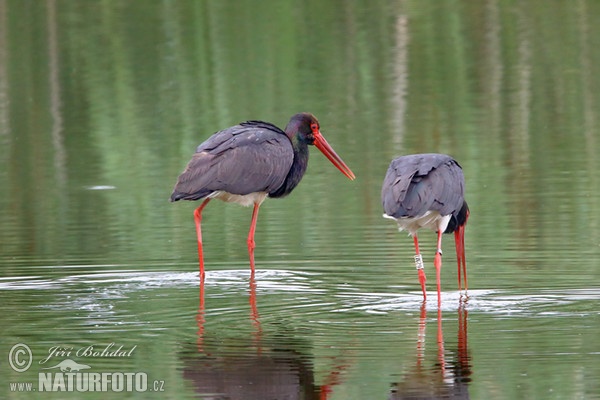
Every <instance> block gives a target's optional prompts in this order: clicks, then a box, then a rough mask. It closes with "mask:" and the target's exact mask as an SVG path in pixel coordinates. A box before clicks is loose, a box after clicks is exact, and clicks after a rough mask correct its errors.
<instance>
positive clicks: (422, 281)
mask: <svg viewBox="0 0 600 400" xmlns="http://www.w3.org/2000/svg"><path fill="white" fill-rule="evenodd" d="M413 240H414V242H415V265H416V267H417V271H418V273H419V283H420V284H421V290H423V300H427V290H426V289H425V282H426V281H427V278H426V277H425V270H424V266H423V258H422V257H421V252H420V251H419V239H417V234H416V233H415V234H414V235H413Z"/></svg>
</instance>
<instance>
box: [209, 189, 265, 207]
mask: <svg viewBox="0 0 600 400" xmlns="http://www.w3.org/2000/svg"><path fill="white" fill-rule="evenodd" d="M267 195H268V193H267V192H254V193H249V194H243V195H242V194H233V193H229V192H225V191H222V190H219V191H216V192H212V193H211V194H210V195H208V197H209V198H211V199H219V200H223V201H225V202H227V203H237V204H239V205H242V206H244V207H248V206H251V205H254V204H255V203H258V204H259V205H260V204H261V203H262V202H263V201H265V199H266V198H267Z"/></svg>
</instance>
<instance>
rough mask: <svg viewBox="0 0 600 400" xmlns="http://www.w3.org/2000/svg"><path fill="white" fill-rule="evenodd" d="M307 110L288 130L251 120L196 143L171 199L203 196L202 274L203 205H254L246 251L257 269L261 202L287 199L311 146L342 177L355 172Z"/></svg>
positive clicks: (197, 215)
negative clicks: (256, 235)
mask: <svg viewBox="0 0 600 400" xmlns="http://www.w3.org/2000/svg"><path fill="white" fill-rule="evenodd" d="M319 129H320V128H319V121H317V118H315V116H314V115H312V114H309V113H299V114H296V115H294V116H292V118H291V119H290V122H289V123H288V124H287V126H286V128H285V132H284V131H282V130H281V129H279V128H278V127H276V126H275V125H273V124H270V123H268V122H263V121H247V122H242V123H241V124H239V125H236V126H232V127H230V128H227V129H224V130H222V131H219V132H217V133H215V134H213V135H212V136H211V137H210V138H208V140H206V141H205V142H204V143H202V144H201V145H199V146H198V148H197V149H196V153H195V154H194V155H193V157H192V159H191V160H190V162H189V163H188V165H187V167H185V170H184V171H183V172H182V173H181V175H179V178H178V179H177V183H176V184H175V189H174V190H173V193H172V194H171V201H178V200H200V199H204V201H203V202H202V204H201V205H200V207H198V208H197V209H196V210H195V211H194V219H195V221H196V232H197V235H198V258H199V260H200V276H201V277H204V257H203V252H202V231H201V228H200V222H201V220H202V209H203V208H204V207H205V206H206V204H208V202H209V201H210V200H211V199H220V200H223V201H226V202H232V203H238V204H241V205H243V206H249V205H254V211H253V212H252V221H251V223H250V231H249V232H248V241H247V243H248V253H249V255H250V267H251V270H252V273H254V247H255V244H254V231H255V228H256V218H257V216H258V209H259V207H260V205H261V203H262V202H263V201H264V200H265V198H267V196H268V197H284V196H287V195H288V194H290V192H291V191H292V190H293V189H294V188H295V187H296V186H297V185H298V183H299V182H300V180H301V179H302V176H303V175H304V172H305V171H306V166H307V164H308V145H315V146H317V148H318V149H319V150H321V152H322V153H323V154H324V155H325V156H326V157H327V158H328V159H329V160H330V161H331V162H332V163H333V165H335V166H336V167H337V168H338V169H339V170H340V171H341V172H342V173H343V174H344V175H346V176H347V177H348V178H350V179H354V178H355V177H354V174H353V173H352V171H351V170H350V168H348V166H347V165H346V164H345V163H344V161H342V159H341V158H340V157H339V156H338V155H337V154H336V152H335V151H334V150H333V149H332V148H331V146H330V145H329V143H327V141H326V140H325V138H324V137H323V135H321V132H320V130H319Z"/></svg>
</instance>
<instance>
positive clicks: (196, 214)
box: [194, 199, 210, 280]
mask: <svg viewBox="0 0 600 400" xmlns="http://www.w3.org/2000/svg"><path fill="white" fill-rule="evenodd" d="M209 201H210V199H206V200H204V201H203V202H202V204H200V207H198V208H196V210H195V211H194V221H195V222H196V235H197V236H198V260H199V262H200V279H201V280H203V279H204V253H203V251H202V229H201V228H200V223H201V222H202V209H203V208H204V207H206V205H207V204H208V202H209Z"/></svg>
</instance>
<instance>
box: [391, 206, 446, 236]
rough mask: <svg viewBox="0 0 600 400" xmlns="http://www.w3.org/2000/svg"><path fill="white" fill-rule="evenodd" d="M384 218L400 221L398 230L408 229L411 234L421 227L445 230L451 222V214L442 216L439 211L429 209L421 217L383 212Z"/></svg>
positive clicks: (435, 230)
mask: <svg viewBox="0 0 600 400" xmlns="http://www.w3.org/2000/svg"><path fill="white" fill-rule="evenodd" d="M383 216H384V218H390V219H393V220H395V221H396V222H397V223H398V230H400V231H407V232H408V233H409V234H410V235H411V236H414V235H415V233H417V231H418V230H419V229H421V228H427V229H431V230H432V231H434V232H437V231H442V232H444V231H445V230H446V228H447V227H448V222H450V217H451V216H450V215H444V216H442V215H441V214H440V213H439V212H437V211H427V212H426V213H425V214H423V215H421V216H419V217H401V218H394V217H391V216H389V215H387V214H383Z"/></svg>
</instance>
